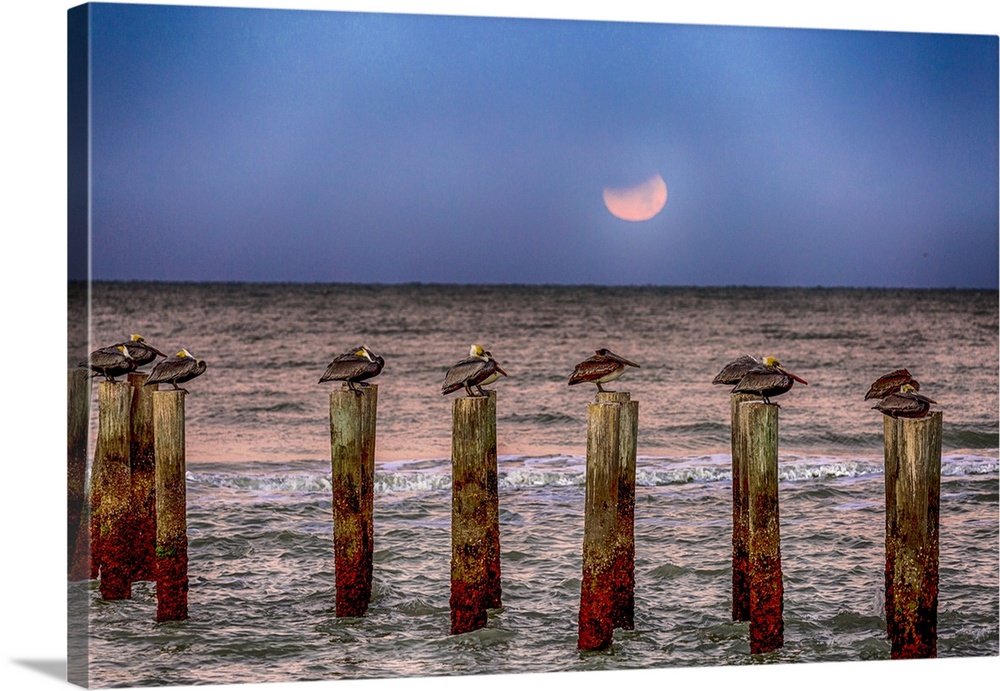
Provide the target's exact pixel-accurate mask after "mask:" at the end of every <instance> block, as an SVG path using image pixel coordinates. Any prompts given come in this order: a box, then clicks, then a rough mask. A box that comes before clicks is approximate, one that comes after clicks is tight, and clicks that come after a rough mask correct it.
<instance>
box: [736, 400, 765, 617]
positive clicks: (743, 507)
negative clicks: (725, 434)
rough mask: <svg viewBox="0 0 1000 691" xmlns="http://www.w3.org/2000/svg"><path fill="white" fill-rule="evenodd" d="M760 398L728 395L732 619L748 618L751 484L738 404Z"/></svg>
mask: <svg viewBox="0 0 1000 691" xmlns="http://www.w3.org/2000/svg"><path fill="white" fill-rule="evenodd" d="M756 400H759V399H758V398H757V396H755V395H754V394H748V393H734V394H730V396H729V419H730V437H731V442H730V444H731V449H732V460H733V621H750V504H749V494H750V487H749V485H748V484H747V445H746V440H745V439H744V438H743V437H742V436H741V433H742V431H743V427H742V426H741V425H740V404H741V403H744V402H746V401H756Z"/></svg>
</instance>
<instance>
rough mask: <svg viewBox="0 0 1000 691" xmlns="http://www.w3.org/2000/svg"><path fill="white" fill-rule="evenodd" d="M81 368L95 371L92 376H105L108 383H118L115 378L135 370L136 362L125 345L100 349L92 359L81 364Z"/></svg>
mask: <svg viewBox="0 0 1000 691" xmlns="http://www.w3.org/2000/svg"><path fill="white" fill-rule="evenodd" d="M79 366H80V367H88V368H90V369H92V370H94V374H93V375H92V376H95V377H96V376H97V375H98V374H101V375H104V378H105V379H106V380H108V381H116V379H115V377H120V376H122V375H123V374H128V373H129V372H131V371H133V370H134V369H135V360H133V359H132V357H131V356H130V355H129V352H128V350H127V349H126V348H125V346H124V345H120V344H119V345H116V346H109V347H107V348H100V349H98V350H95V351H94V352H92V353H91V354H90V357H89V358H88V359H86V360H83V361H82V362H80V365H79Z"/></svg>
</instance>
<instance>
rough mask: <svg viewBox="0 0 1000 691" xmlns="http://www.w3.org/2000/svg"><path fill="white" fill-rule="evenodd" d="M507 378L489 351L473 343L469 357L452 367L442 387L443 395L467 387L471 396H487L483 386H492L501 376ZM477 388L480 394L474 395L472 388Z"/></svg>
mask: <svg viewBox="0 0 1000 691" xmlns="http://www.w3.org/2000/svg"><path fill="white" fill-rule="evenodd" d="M501 375H503V376H505V377H506V376H507V373H506V372H504V371H503V368H502V367H501V366H500V363H498V362H497V361H496V360H495V359H494V358H493V354H492V353H491V352H490V351H488V350H483V347H482V346H481V345H478V344H476V343H473V344H472V345H471V346H469V357H467V358H465V359H464V360H460V361H458V362H456V363H455V364H454V365H452V367H451V369H449V370H448V374H446V375H445V377H444V384H442V385H441V393H442V395H445V396H447V395H448V394H450V393H452V392H454V391H458V390H459V389H461V388H463V387H465V390H466V392H467V393H468V395H469V396H477V395H478V396H486V395H487V393H486V392H485V391H483V385H485V384H492V383H493V382H495V381H496V380H497V379H499V378H500V376H501ZM473 386H474V387H476V391H478V392H479V393H478V394H475V393H473V391H472V387H473Z"/></svg>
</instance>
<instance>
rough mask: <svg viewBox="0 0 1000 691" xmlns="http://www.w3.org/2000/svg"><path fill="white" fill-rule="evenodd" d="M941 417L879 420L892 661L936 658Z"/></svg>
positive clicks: (935, 412)
mask: <svg viewBox="0 0 1000 691" xmlns="http://www.w3.org/2000/svg"><path fill="white" fill-rule="evenodd" d="M942 417H943V416H942V414H941V412H940V411H933V412H931V413H929V414H928V415H927V416H926V417H922V418H916V419H903V418H891V417H889V416H885V417H884V429H885V440H884V445H885V492H886V535H885V552H886V556H885V616H886V630H887V633H888V637H889V641H890V644H891V656H892V657H893V658H894V659H905V658H930V657H936V656H937V601H938V555H939V543H938V527H939V526H938V522H939V510H940V500H941V427H942Z"/></svg>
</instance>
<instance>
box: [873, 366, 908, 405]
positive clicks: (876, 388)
mask: <svg viewBox="0 0 1000 691" xmlns="http://www.w3.org/2000/svg"><path fill="white" fill-rule="evenodd" d="M904 384H909V385H910V386H912V387H913V390H914V391H919V390H920V383H919V382H918V381H917V380H916V379H914V378H913V377H911V376H910V373H909V372H907V371H906V370H905V369H898V370H895V371H893V372H889V374H883V375H882V376H881V377H879V378H878V379H876V380H875V383H874V384H872V385H871V388H870V389H868V393H866V394H865V400H866V401H867V400H868V399H869V398H885V397H886V396H888V395H889V394H893V393H896V392H898V391H899V389H900V387H901V386H903V385H904Z"/></svg>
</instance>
